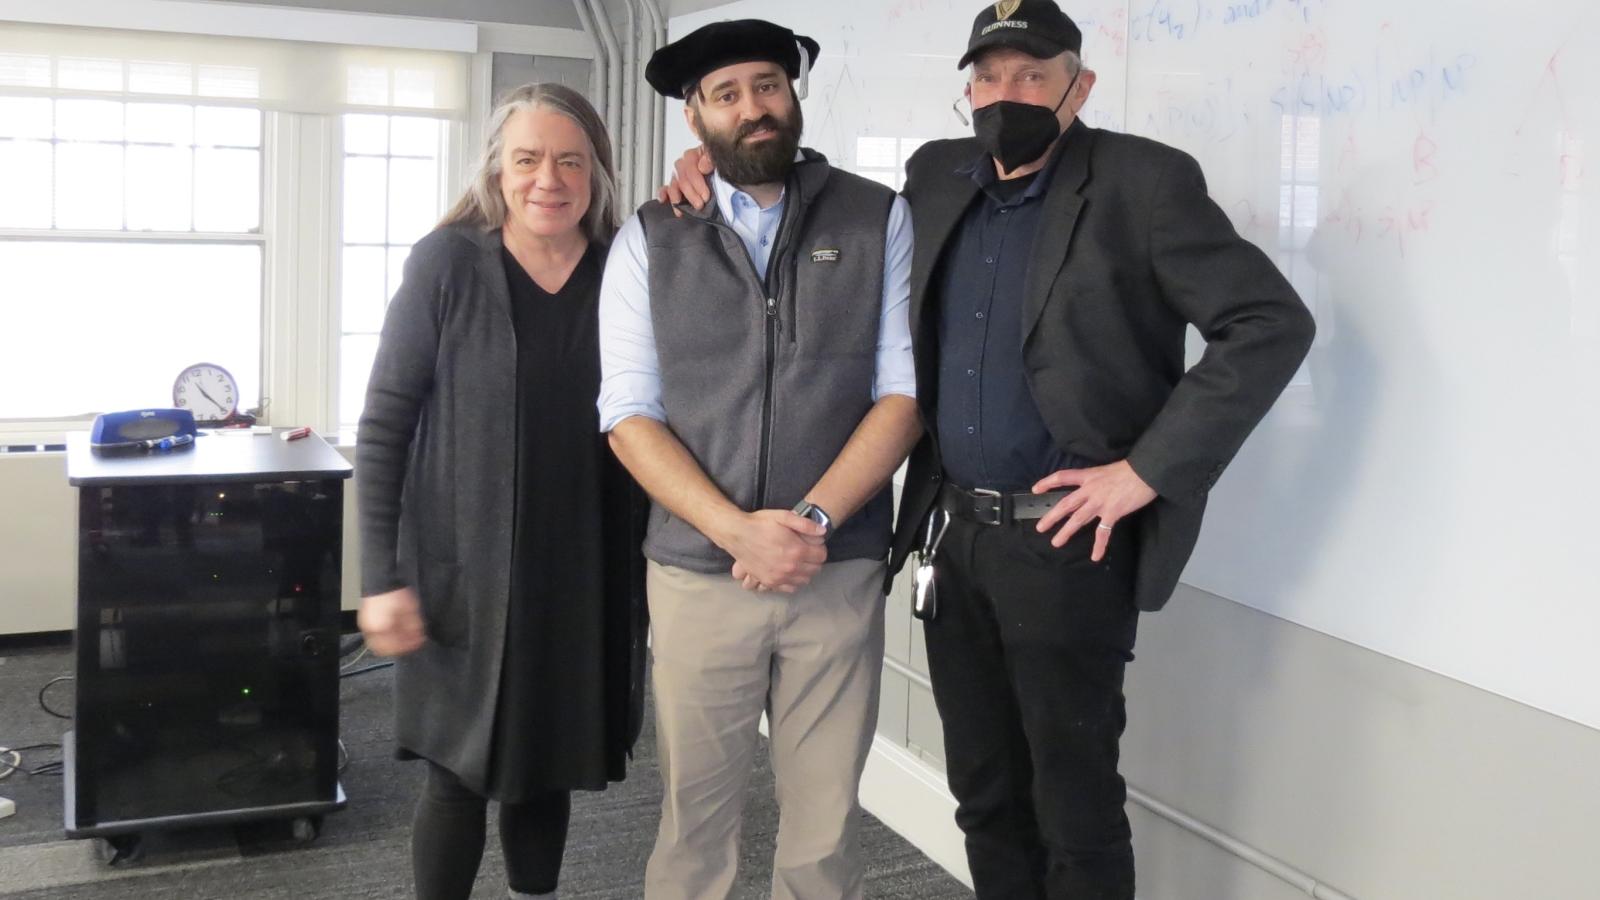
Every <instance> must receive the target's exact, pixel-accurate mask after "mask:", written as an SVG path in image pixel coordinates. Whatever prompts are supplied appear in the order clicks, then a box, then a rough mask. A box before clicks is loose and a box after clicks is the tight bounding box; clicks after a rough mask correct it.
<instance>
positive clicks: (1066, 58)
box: [967, 50, 1083, 80]
mask: <svg viewBox="0 0 1600 900" xmlns="http://www.w3.org/2000/svg"><path fill="white" fill-rule="evenodd" d="M982 55H983V54H982V53H979V54H978V56H980V57H981V56H982ZM1052 58H1053V59H1059V60H1062V61H1063V62H1065V63H1066V64H1067V74H1068V75H1077V74H1078V73H1079V72H1081V71H1083V57H1081V56H1079V55H1078V54H1077V53H1075V52H1073V51H1071V50H1063V51H1061V52H1060V53H1058V54H1056V55H1055V56H1054V57H1052ZM973 62H974V63H975V62H977V59H974V60H973ZM977 71H978V67H977V66H976V65H974V66H972V67H970V68H968V69H967V78H968V79H969V80H970V79H971V78H972V76H973V74H974V73H976V72H977Z"/></svg>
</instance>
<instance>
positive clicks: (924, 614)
mask: <svg viewBox="0 0 1600 900" xmlns="http://www.w3.org/2000/svg"><path fill="white" fill-rule="evenodd" d="M949 527H950V514H949V513H947V512H945V511H944V509H942V508H940V507H938V506H935V507H934V508H933V512H932V514H930V515H929V516H928V535H927V538H926V539H925V540H924V541H923V544H922V549H921V550H918V551H917V571H916V574H915V588H916V590H915V594H914V596H913V597H912V602H911V614H912V615H914V616H916V617H917V618H919V619H921V620H923V621H924V622H928V621H932V620H933V618H934V617H935V616H937V615H938V614H939V595H938V592H937V590H936V585H935V584H934V579H933V563H934V560H935V558H937V557H938V555H939V542H940V541H943V540H944V533H945V530H946V529H948V528H949Z"/></svg>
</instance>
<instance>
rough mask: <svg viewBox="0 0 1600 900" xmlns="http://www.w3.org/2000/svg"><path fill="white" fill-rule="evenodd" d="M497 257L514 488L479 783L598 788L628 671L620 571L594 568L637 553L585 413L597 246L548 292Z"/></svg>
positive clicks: (612, 757) (618, 488)
mask: <svg viewBox="0 0 1600 900" xmlns="http://www.w3.org/2000/svg"><path fill="white" fill-rule="evenodd" d="M501 255H502V257H503V259H504V262H505V270H506V282H507V284H508V286H509V287H510V289H511V308H512V320H513V323H514V326H515V330H516V341H517V397H516V415H517V447H516V453H515V458H516V467H517V468H516V485H517V487H516V518H515V525H514V528H513V533H512V534H513V536H512V557H511V558H512V571H511V596H510V605H509V608H508V610H507V620H506V648H505V662H504V665H503V666H502V669H501V683H500V691H499V698H498V700H497V702H496V712H495V723H494V740H493V742H492V749H491V752H490V758H489V777H488V783H487V792H486V793H487V795H488V796H490V797H492V798H494V799H496V800H500V801H503V802H513V803H515V802H519V801H522V800H525V799H528V798H529V797H530V795H533V794H536V793H539V792H544V791H550V790H567V789H575V788H576V789H590V790H598V789H602V788H604V787H605V786H606V783H607V781H615V780H620V779H621V777H622V775H623V771H622V763H623V761H622V760H621V759H620V758H618V755H617V754H616V753H615V751H614V749H612V748H615V747H616V746H617V743H618V742H617V740H616V739H615V731H614V729H617V728H619V727H620V728H626V727H627V725H628V723H626V722H625V721H619V720H618V717H617V716H616V715H615V714H614V713H610V712H608V710H614V709H616V708H617V704H616V702H615V701H616V699H617V697H616V693H615V692H617V691H619V690H621V691H624V692H626V691H627V689H628V679H629V677H630V671H629V662H628V661H629V659H630V657H631V656H632V655H633V654H631V653H630V652H629V647H628V640H629V638H628V636H627V635H628V633H629V628H628V622H627V615H628V612H627V610H626V609H619V608H618V607H619V606H620V604H618V603H616V602H615V598H616V597H617V596H618V594H619V593H620V594H622V595H626V588H625V586H624V585H620V584H615V583H613V582H614V581H615V580H616V579H617V578H618V577H622V578H624V579H625V578H626V577H627V576H626V572H623V573H618V572H615V571H607V568H606V560H607V558H608V556H609V558H610V559H611V560H613V561H615V560H619V559H627V558H628V556H629V554H630V552H631V553H634V554H636V553H637V552H638V547H637V544H634V545H633V546H632V547H629V546H628V545H627V544H628V542H629V541H633V540H636V539H637V534H636V529H635V528H634V527H633V525H632V523H631V519H632V518H634V516H633V513H635V512H636V510H637V497H636V496H634V495H635V493H636V492H637V488H635V487H633V485H632V482H631V480H630V479H629V478H628V476H627V473H626V471H625V470H623V469H622V467H621V465H620V464H618V463H617V462H616V459H615V457H614V456H613V455H612V453H611V450H610V448H609V447H608V446H607V444H606V440H605V437H604V435H602V434H601V433H600V429H599V416H598V413H597V412H596V410H595V398H596V396H597V395H598V394H599V388H600V357H599V343H598V323H597V320H596V317H597V302H598V299H599V293H600V274H601V269H602V264H603V262H604V259H605V248H604V247H602V246H600V245H598V244H594V243H591V244H590V245H589V248H588V250H587V252H585V253H584V256H583V259H582V260H581V261H580V262H579V263H578V266H577V268H575V269H574V270H573V272H572V275H571V276H570V277H568V279H567V283H566V284H565V285H563V286H562V287H561V289H560V290H559V291H557V292H556V293H554V294H550V293H548V292H546V291H545V290H543V289H542V288H540V287H539V286H538V284H536V283H535V282H534V280H533V279H532V278H531V277H530V276H529V275H528V273H527V272H526V271H524V270H523V268H522V266H521V265H520V264H519V263H518V262H517V261H516V259H515V258H514V257H513V256H512V255H511V253H510V251H507V250H502V251H501ZM608 549H610V550H612V551H614V552H612V553H610V554H608V553H607V550H608ZM615 551H620V553H617V552H615ZM616 568H619V567H616V566H613V569H616ZM620 568H623V569H626V568H627V567H620ZM618 587H622V588H623V590H622V591H620V592H619V591H618V590H617V588H618ZM608 598H611V600H610V602H608ZM623 708H626V704H625V703H624V704H623ZM608 732H609V733H610V734H611V739H609V740H608ZM608 751H609V752H608Z"/></svg>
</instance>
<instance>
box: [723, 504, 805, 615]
mask: <svg viewBox="0 0 1600 900" xmlns="http://www.w3.org/2000/svg"><path fill="white" fill-rule="evenodd" d="M825 537H826V531H825V530H824V529H823V527H822V526H821V525H818V524H817V523H815V522H813V521H811V520H810V519H807V518H805V517H804V516H798V515H795V514H794V513H792V512H790V511H789V510H786V509H758V510H756V511H755V512H752V513H745V514H743V515H742V516H741V517H740V519H739V520H738V521H737V523H736V524H735V525H734V527H733V528H732V529H731V531H730V533H729V536H728V538H727V540H726V541H725V542H724V544H723V549H724V550H727V551H728V553H730V554H732V556H733V570H732V572H731V573H730V574H732V575H733V577H734V579H735V580H737V581H738V582H739V583H740V584H742V585H744V587H745V589H746V590H752V591H778V592H780V593H784V594H792V593H794V592H795V591H797V590H799V589H800V588H802V587H805V586H806V585H807V584H809V583H810V581H811V579H812V577H813V576H815V575H816V574H817V570H819V569H821V568H822V564H823V563H825V562H827V560H828V548H827V546H826V545H825V544H824V539H825Z"/></svg>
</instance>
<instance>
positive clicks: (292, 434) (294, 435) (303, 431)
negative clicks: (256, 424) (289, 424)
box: [278, 425, 311, 441]
mask: <svg viewBox="0 0 1600 900" xmlns="http://www.w3.org/2000/svg"><path fill="white" fill-rule="evenodd" d="M310 436H311V426H310V425H302V426H300V427H299V428H291V429H289V430H288V431H280V432H278V439H279V440H282V441H298V440H300V439H301V438H303V437H310Z"/></svg>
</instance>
